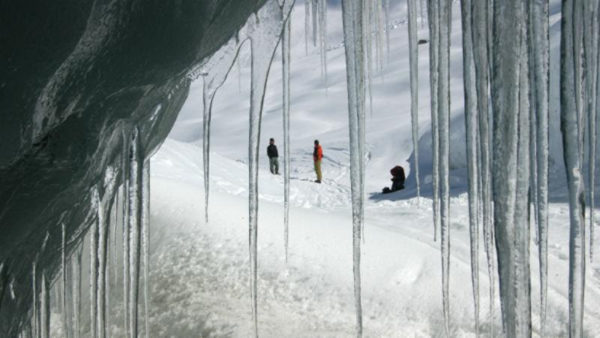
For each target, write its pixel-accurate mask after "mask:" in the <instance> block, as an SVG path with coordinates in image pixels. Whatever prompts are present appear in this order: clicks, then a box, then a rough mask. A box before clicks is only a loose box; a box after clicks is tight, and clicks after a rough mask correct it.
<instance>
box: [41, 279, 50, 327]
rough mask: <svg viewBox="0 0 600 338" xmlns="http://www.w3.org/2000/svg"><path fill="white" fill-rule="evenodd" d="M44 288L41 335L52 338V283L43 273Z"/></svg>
mask: <svg viewBox="0 0 600 338" xmlns="http://www.w3.org/2000/svg"><path fill="white" fill-rule="evenodd" d="M41 284H42V287H41V296H40V301H41V302H40V308H41V320H40V321H41V326H40V333H41V337H42V338H50V281H48V279H47V277H46V273H45V272H44V273H42V283H41Z"/></svg>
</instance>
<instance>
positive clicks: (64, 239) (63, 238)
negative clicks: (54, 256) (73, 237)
mask: <svg viewBox="0 0 600 338" xmlns="http://www.w3.org/2000/svg"><path fill="white" fill-rule="evenodd" d="M60 226H61V250H60V254H61V257H60V265H61V277H62V285H61V286H62V290H61V292H62V325H63V332H64V334H65V337H66V338H69V336H70V335H69V327H70V326H69V325H68V322H69V320H68V318H69V313H68V312H69V311H68V306H67V287H68V283H67V226H66V224H65V223H64V222H62V223H61V225H60Z"/></svg>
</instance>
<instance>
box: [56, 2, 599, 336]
mask: <svg viewBox="0 0 600 338" xmlns="http://www.w3.org/2000/svg"><path fill="white" fill-rule="evenodd" d="M552 13H555V11H553V12H552ZM328 15H329V17H328V21H327V25H328V28H327V29H328V40H329V43H328V53H327V58H328V65H327V70H328V75H327V78H328V80H327V83H328V86H327V88H325V86H324V81H323V79H322V78H321V75H320V70H319V66H318V65H319V64H320V56H319V52H318V49H317V48H315V47H313V46H312V44H310V43H309V46H308V50H309V53H308V55H306V54H305V44H304V42H305V39H304V8H303V6H299V4H296V8H295V10H294V12H293V16H292V19H293V21H292V41H291V46H292V50H291V53H292V59H291V97H292V99H291V115H290V124H291V130H290V137H291V145H290V148H291V184H290V230H289V231H290V233H289V235H290V237H289V261H288V263H287V264H286V263H285V252H284V241H283V238H284V237H283V231H284V230H283V184H284V183H283V177H282V176H274V175H271V174H270V173H269V169H268V160H267V156H266V146H267V144H268V139H269V138H270V137H274V138H275V140H276V144H277V145H278V146H279V149H280V154H282V150H283V145H282V140H283V129H282V113H281V104H282V103H281V96H282V95H281V71H280V68H279V67H280V56H279V55H277V56H276V58H275V62H274V63H273V66H272V67H273V68H272V71H271V72H270V78H269V84H268V87H267V95H266V98H265V109H264V113H263V121H262V126H263V129H262V134H261V135H262V139H263V140H262V144H261V147H260V151H261V153H260V161H261V162H260V172H259V202H260V206H259V216H258V278H259V281H258V307H259V308H258V321H259V334H260V335H261V336H265V337H284V336H304V337H315V336H328V337H333V336H336V337H339V336H353V335H354V334H355V331H354V330H355V314H354V305H353V304H354V296H353V284H352V283H353V277H352V219H351V202H350V179H349V150H348V127H347V124H348V117H347V116H348V114H347V102H346V100H347V93H346V85H345V83H346V81H345V78H346V74H345V62H344V49H343V46H342V44H341V41H342V37H343V35H342V27H341V26H342V23H341V10H340V8H339V5H336V6H330V8H329V9H328ZM405 18H406V4H405V2H403V1H402V2H398V3H396V2H393V3H392V4H391V13H390V20H391V22H392V23H393V26H392V29H391V32H390V33H391V34H390V39H391V46H390V60H389V62H388V63H387V64H385V66H384V69H383V71H382V72H381V73H380V74H375V76H374V83H373V85H372V88H373V108H374V109H373V112H372V113H367V132H366V138H367V146H366V151H367V158H368V162H367V167H366V179H365V189H366V191H367V196H366V205H365V243H364V245H363V247H362V261H361V265H362V292H363V294H362V297H363V327H364V331H363V333H364V335H365V336H373V337H376V336H377V337H378V336H387V337H389V336H395V337H406V336H418V337H421V336H444V324H443V315H442V295H441V260H440V249H439V242H434V241H433V223H432V208H431V199H430V195H431V176H430V174H431V162H430V161H431V160H430V159H431V153H430V149H431V145H430V144H431V135H430V132H429V127H428V126H429V122H430V121H429V120H430V112H429V102H430V100H429V95H428V92H429V80H428V67H429V66H428V51H427V49H426V48H428V46H427V45H421V47H420V48H421V50H420V53H419V67H420V69H419V74H420V79H419V80H420V81H419V87H420V98H419V114H420V121H419V123H420V126H421V128H420V134H421V141H420V142H421V143H420V148H421V153H420V161H421V167H420V168H421V175H422V177H421V183H422V185H423V188H422V195H423V196H425V197H422V198H421V199H420V200H419V199H417V198H416V197H415V195H416V190H415V187H414V184H413V186H411V182H413V181H412V180H411V179H410V177H409V180H408V182H407V185H408V186H407V189H406V190H405V191H402V192H397V193H393V194H390V195H379V194H378V192H379V191H381V189H382V188H383V187H384V186H389V185H391V182H390V181H389V178H390V176H389V169H390V168H392V167H393V166H394V165H396V164H399V165H402V166H404V167H405V169H406V170H407V174H409V175H410V164H409V158H410V156H411V153H412V141H411V124H410V90H409V62H408V35H407V25H406V20H405ZM556 23H557V20H556V15H555V16H554V17H553V18H551V21H550V24H551V25H552V28H551V34H553V42H554V41H556V40H555V37H556ZM453 25H454V27H453V30H452V47H451V65H450V67H451V83H450V89H451V130H450V143H451V145H450V146H451V150H450V151H451V154H450V157H451V159H450V169H451V170H452V171H451V182H450V184H451V187H452V194H451V195H452V198H451V202H450V227H451V229H452V230H451V231H452V243H451V262H450V270H451V274H450V311H451V314H450V321H451V324H450V326H451V327H450V333H451V335H452V336H474V335H475V332H474V330H475V327H474V326H475V325H474V315H473V296H472V289H471V273H470V248H469V221H468V201H467V195H466V194H465V191H466V181H465V180H464V177H465V176H464V173H463V172H465V171H466V169H465V168H464V162H465V157H466V155H465V143H464V118H463V115H462V113H463V92H462V51H461V46H462V43H461V39H460V38H461V31H460V29H459V27H460V13H459V5H458V3H456V4H454V13H453ZM419 27H420V31H419V38H425V39H426V38H427V32H426V29H425V28H426V25H422V24H420V25H419ZM552 47H553V53H554V54H556V48H555V47H556V44H555V43H553V45H552ZM241 58H242V59H241V62H242V67H241V68H240V69H241V74H240V76H241V80H240V79H238V74H237V71H236V68H235V67H234V69H233V71H232V73H231V74H230V76H229V79H228V80H227V81H226V83H225V84H224V86H223V87H222V89H221V90H220V91H219V92H218V93H217V95H216V97H215V101H214V108H213V109H214V110H213V117H212V129H211V139H212V140H211V147H212V148H211V174H210V176H211V178H210V179H211V182H210V187H211V197H210V200H211V202H210V205H209V213H210V222H209V223H208V224H206V223H205V222H204V208H203V203H204V197H203V194H204V192H203V181H202V179H203V174H202V144H201V142H202V81H201V80H200V81H197V82H195V83H193V84H192V89H191V92H190V95H189V98H188V101H187V102H186V104H185V105H184V107H183V109H182V112H181V113H180V116H179V119H178V121H177V123H176V125H175V127H174V128H173V130H172V132H171V135H170V137H169V139H167V140H166V141H165V143H164V144H163V145H162V147H161V149H160V151H159V152H158V153H157V154H156V155H155V156H154V157H153V159H152V171H151V173H152V180H151V191H152V194H151V258H150V261H151V266H150V297H151V302H150V336H153V337H154V336H156V337H192V336H250V335H252V334H253V323H252V309H251V298H250V283H249V278H250V274H249V261H248V260H249V257H248V219H247V218H248V199H247V198H248V164H247V158H248V154H247V151H248V111H249V75H250V67H249V46H245V47H244V48H243V50H242V53H241ZM555 66H556V65H554V66H553V67H555ZM555 70H556V68H553V71H555ZM239 81H240V82H239ZM555 118H556V114H554V113H553V114H551V119H555ZM550 123H551V124H554V125H557V121H556V120H554V121H551V122H550ZM554 134H555V135H552V136H551V137H552V138H553V140H552V141H551V142H554V143H557V142H558V143H560V142H559V141H557V138H559V137H560V135H559V134H558V133H554ZM314 139H319V140H320V142H321V144H322V146H323V151H324V159H323V177H324V179H323V183H322V184H320V185H319V184H315V183H313V182H312V181H313V180H314V179H315V175H314V172H313V166H312V165H313V164H312V144H313V140H314ZM551 147H552V146H551ZM551 149H556V147H554V148H551ZM556 159H557V160H555V161H562V157H560V156H556ZM282 162H283V155H282V157H280V165H281V164H282ZM558 164H562V162H558ZM562 175H563V176H562V177H564V174H562ZM563 184H564V183H560V185H563ZM559 200H560V199H559ZM565 202H566V201H565V200H564V199H562V200H561V202H558V203H552V204H551V205H550V215H549V220H550V226H549V259H548V268H549V271H548V275H549V280H548V288H549V289H548V318H547V327H546V334H547V335H548V336H565V335H567V332H568V331H567V326H568V323H567V322H568V303H567V302H568V300H567V299H568V292H567V290H568V289H567V288H568V254H569V253H568V233H569V212H568V205H567V204H566V203H565ZM531 231H532V236H531V238H532V243H531V246H530V247H531V270H532V271H531V276H532V281H531V287H532V290H531V294H532V301H533V304H532V309H533V314H532V319H533V325H534V327H533V331H534V335H537V334H538V328H539V294H540V292H539V280H538V276H539V272H538V256H537V249H536V247H535V243H534V242H533V239H534V238H535V235H534V232H535V230H534V229H533V228H532V229H531ZM480 238H482V236H481V235H480ZM480 245H481V248H480V250H479V254H480V258H479V260H480V262H485V256H484V255H485V251H484V250H483V243H482V242H480ZM596 251H597V250H596ZM479 267H480V272H479V275H480V276H479V280H480V290H481V291H480V293H481V295H480V296H481V304H480V308H481V318H480V320H481V333H482V334H483V335H485V334H486V333H487V332H489V330H488V328H489V326H490V325H494V326H496V328H495V330H494V331H495V332H500V331H501V328H500V325H501V324H500V318H499V317H500V308H499V301H498V299H495V300H494V302H495V304H496V310H495V313H496V317H495V318H494V320H493V321H491V319H490V318H489V314H488V309H489V301H490V300H489V294H488V292H487V288H488V287H489V285H488V277H487V276H488V274H487V270H486V264H480V265H479ZM116 271H119V269H117V270H116ZM111 273H112V271H111ZM586 287H587V289H586V306H585V319H584V334H585V335H586V336H590V337H592V336H600V263H599V262H598V260H596V261H594V262H592V263H590V265H588V274H587V281H586ZM111 291H112V292H113V299H114V300H113V299H111V306H112V309H111V311H110V312H111V313H110V315H109V317H112V322H111V325H110V326H111V327H110V329H109V332H110V333H111V336H116V335H122V334H123V331H122V327H121V326H122V324H123V323H122V319H121V316H122V309H121V308H122V303H121V301H122V298H120V297H122V296H121V295H120V294H119V292H121V291H122V290H120V289H119V288H118V287H111ZM83 297H85V295H84V296H83ZM83 313H84V316H85V314H86V313H88V312H85V311H83ZM53 318H54V319H55V320H53V324H52V330H53V331H52V332H53V333H55V334H57V333H58V332H60V327H59V326H60V324H59V323H58V319H59V318H60V315H57V314H54V313H53ZM88 329H89V323H88ZM84 330H85V328H84ZM141 331H142V332H143V331H144V329H143V328H141Z"/></svg>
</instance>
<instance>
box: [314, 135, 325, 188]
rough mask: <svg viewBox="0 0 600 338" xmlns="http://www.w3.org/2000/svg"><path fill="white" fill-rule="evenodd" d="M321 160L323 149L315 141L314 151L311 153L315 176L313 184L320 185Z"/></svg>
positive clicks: (317, 141)
mask: <svg viewBox="0 0 600 338" xmlns="http://www.w3.org/2000/svg"><path fill="white" fill-rule="evenodd" d="M322 158H323V148H321V145H319V140H315V150H314V151H313V160H314V161H315V173H316V174H317V180H316V181H315V182H317V183H321V178H322V175H321V159H322Z"/></svg>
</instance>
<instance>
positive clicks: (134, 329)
mask: <svg viewBox="0 0 600 338" xmlns="http://www.w3.org/2000/svg"><path fill="white" fill-rule="evenodd" d="M141 137H142V135H140V131H139V128H138V127H135V128H134V129H133V133H132V136H131V145H130V161H131V162H130V165H129V170H130V173H129V179H130V181H129V192H128V195H129V233H130V235H129V247H130V250H131V252H130V255H129V265H130V267H131V268H130V270H129V273H130V277H129V290H130V292H129V332H130V334H131V336H132V337H137V336H138V332H139V330H138V329H139V328H138V299H139V285H140V282H139V279H140V255H141V246H140V242H141V228H142V203H143V202H142V200H143V198H142V196H143V193H144V188H143V171H144V150H143V149H142V141H141Z"/></svg>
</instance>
